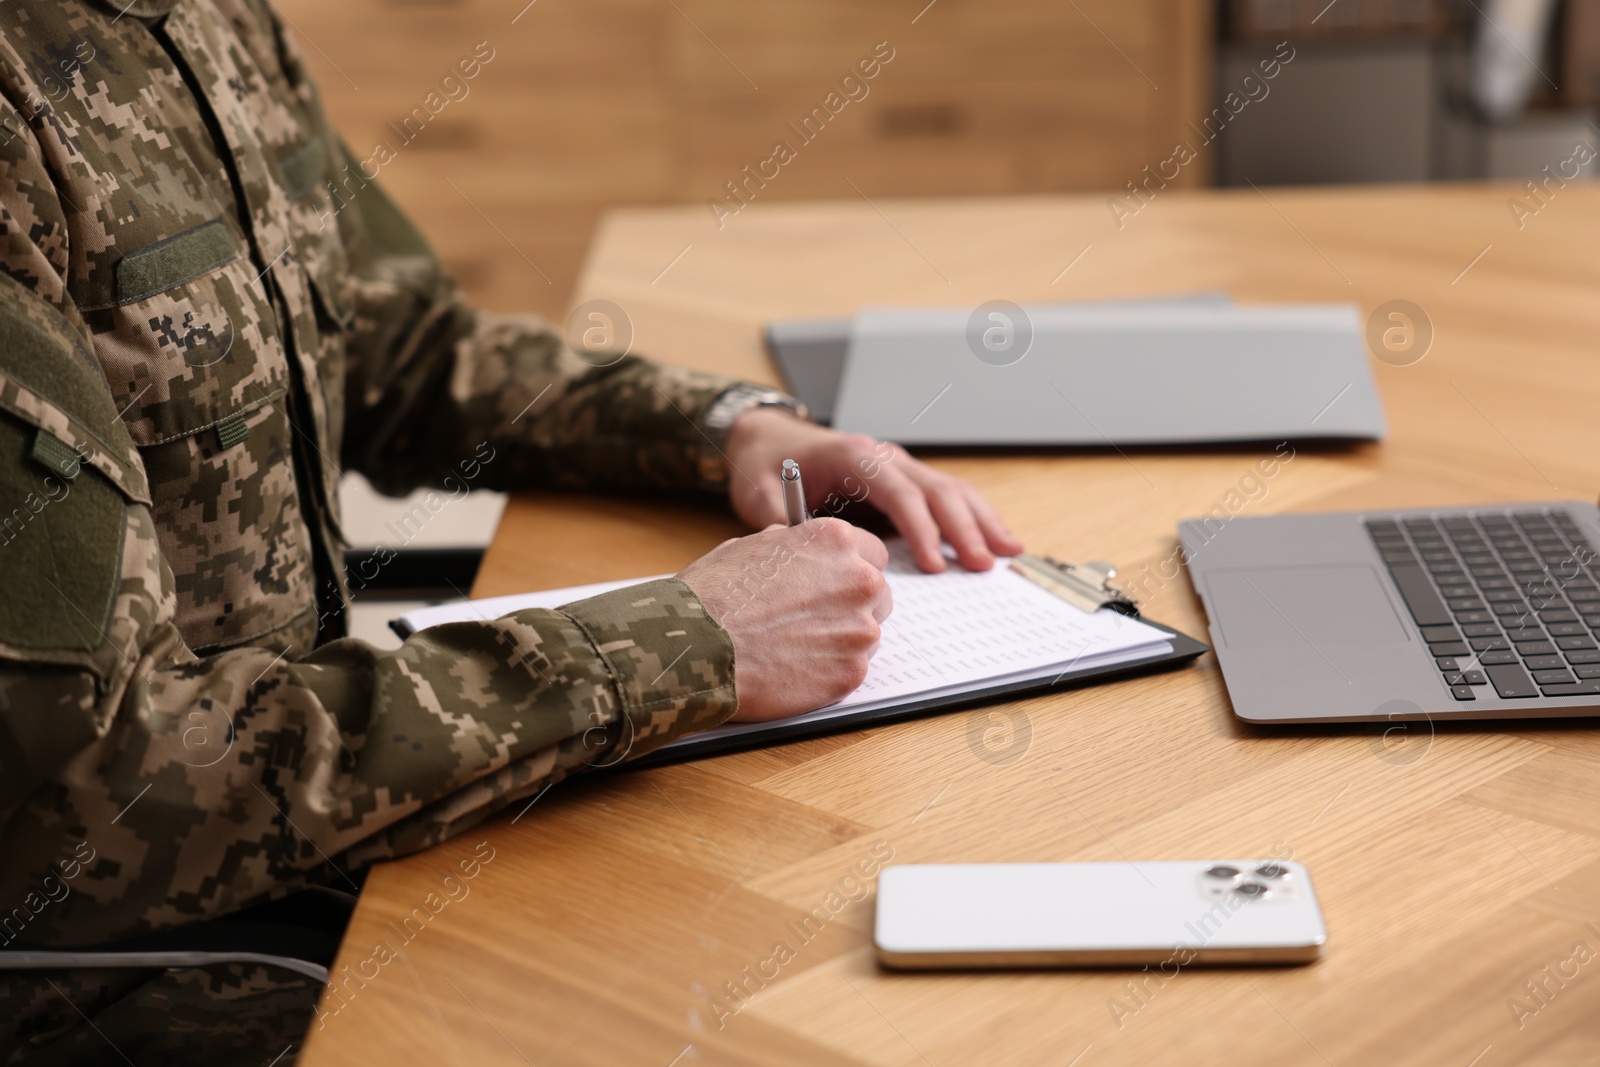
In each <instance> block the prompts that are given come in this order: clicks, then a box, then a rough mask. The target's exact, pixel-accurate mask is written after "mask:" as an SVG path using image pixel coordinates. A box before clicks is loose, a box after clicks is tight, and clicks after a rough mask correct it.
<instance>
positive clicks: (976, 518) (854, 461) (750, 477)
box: [726, 408, 1022, 571]
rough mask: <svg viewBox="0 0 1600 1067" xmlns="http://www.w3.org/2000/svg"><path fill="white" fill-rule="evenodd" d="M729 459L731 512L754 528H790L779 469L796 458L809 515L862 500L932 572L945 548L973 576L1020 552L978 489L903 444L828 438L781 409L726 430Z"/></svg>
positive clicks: (940, 565) (755, 414)
mask: <svg viewBox="0 0 1600 1067" xmlns="http://www.w3.org/2000/svg"><path fill="white" fill-rule="evenodd" d="M726 455H727V460H728V466H729V471H728V496H729V499H730V500H731V501H732V503H733V510H734V511H735V512H737V513H738V515H739V517H740V518H741V519H743V520H744V521H745V522H747V523H749V524H750V525H751V526H753V527H755V528H756V529H761V528H762V527H765V526H769V525H771V524H772V523H775V522H776V523H781V522H784V521H785V516H784V508H783V484H782V482H781V481H780V479H779V474H778V471H779V468H780V466H781V465H782V463H783V461H784V460H786V459H792V460H794V461H795V462H796V463H798V464H800V473H801V479H802V481H803V482H804V484H805V489H806V507H807V508H808V509H809V510H811V511H812V512H813V513H814V512H815V510H816V509H817V508H819V507H820V508H823V511H824V513H825V514H827V513H830V511H831V505H830V503H829V500H830V498H832V499H833V500H834V501H840V502H842V501H845V500H849V501H861V500H865V501H866V502H868V503H869V504H871V505H872V506H873V507H875V508H877V509H878V510H879V511H881V512H883V513H884V514H885V515H887V516H888V517H889V519H890V521H891V522H893V523H894V526H895V529H897V530H898V531H900V534H901V536H903V537H904V538H905V539H906V543H907V545H908V546H909V547H910V549H911V554H912V557H913V558H914V559H915V560H916V562H917V566H919V567H921V568H922V569H923V570H925V571H942V570H944V569H945V560H944V556H943V555H942V554H941V553H940V550H939V543H940V541H941V540H943V541H947V542H949V544H950V547H951V548H953V549H955V553H956V559H957V560H959V561H960V563H961V565H962V566H963V567H965V568H967V569H968V570H973V571H983V570H988V569H989V568H990V567H992V566H994V557H995V555H996V554H999V555H1006V556H1013V555H1016V554H1017V553H1018V552H1021V551H1022V544H1021V542H1019V541H1018V540H1017V539H1016V537H1015V536H1014V535H1013V534H1012V533H1011V531H1010V530H1008V529H1007V528H1006V525H1005V523H1004V522H1002V521H1001V519H1000V515H999V513H998V512H997V511H995V509H994V506H993V505H992V504H990V503H989V502H988V501H987V500H985V499H984V498H983V496H982V494H980V493H979V492H978V490H977V489H975V488H973V487H972V486H971V485H969V484H968V483H967V482H964V481H962V480H961V479H960V478H953V477H951V476H950V475H948V474H942V473H940V472H939V471H936V470H934V469H933V468H932V467H929V466H928V465H927V464H925V463H922V462H920V461H918V460H916V459H913V458H912V457H911V456H909V455H907V454H906V452H905V451H904V450H903V449H901V448H900V447H899V446H898V445H892V444H889V443H887V442H884V441H877V440H874V439H873V438H871V437H868V436H866V435H864V434H845V433H839V432H837V431H835V430H829V429H826V428H824V427H821V426H818V425H816V424H815V423H810V422H806V421H804V420H803V419H800V418H797V417H795V416H794V415H792V414H790V413H789V412H787V411H783V410H780V409H777V408H755V409H753V410H751V411H747V412H745V413H744V414H743V415H741V416H739V418H738V419H736V420H735V421H734V424H733V426H732V427H731V428H730V429H729V431H728V438H727V443H726Z"/></svg>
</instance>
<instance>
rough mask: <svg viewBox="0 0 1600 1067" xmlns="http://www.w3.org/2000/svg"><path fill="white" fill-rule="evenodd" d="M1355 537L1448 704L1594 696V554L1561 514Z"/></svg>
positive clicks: (1390, 524) (1597, 656) (1405, 523)
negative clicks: (1367, 548) (1410, 625)
mask: <svg viewBox="0 0 1600 1067" xmlns="http://www.w3.org/2000/svg"><path fill="white" fill-rule="evenodd" d="M1366 527H1367V532H1368V533H1369V534H1370V535H1371V536H1372V541H1373V543H1374V544H1375V545H1377V548H1378V553H1379V555H1381V556H1382V557H1383V562H1384V563H1385V564H1386V565H1387V566H1388V568H1389V574H1390V576H1391V577H1392V578H1394V583H1395V585H1396V586H1397V587H1398V588H1399V590H1400V595H1401V596H1402V597H1403V598H1404V599H1405V602H1406V607H1407V608H1409V609H1410V610H1411V617H1412V618H1414V619H1415V620H1416V622H1417V626H1418V628H1419V629H1420V630H1421V631H1422V639H1423V640H1424V641H1425V642H1427V645H1428V652H1429V654H1430V655H1431V656H1432V657H1433V659H1434V662H1435V664H1436V665H1437V666H1438V668H1439V671H1440V673H1441V675H1442V676H1443V679H1444V684H1445V685H1447V686H1449V687H1450V694H1451V695H1452V696H1454V697H1455V698H1456V699H1457V700H1463V701H1465V700H1475V699H1477V698H1478V697H1479V695H1480V694H1482V695H1487V694H1488V693H1489V692H1490V691H1491V689H1492V691H1493V692H1494V693H1495V694H1497V695H1498V696H1500V697H1502V698H1505V699H1521V698H1531V697H1540V696H1547V697H1569V696H1600V642H1597V641H1596V636H1597V635H1600V581H1597V579H1600V552H1596V551H1595V549H1594V546H1593V545H1592V544H1591V543H1590V541H1589V539H1588V538H1587V537H1586V536H1585V535H1584V533H1583V531H1582V530H1580V529H1579V528H1578V524H1577V522H1575V521H1574V520H1573V518H1572V517H1571V516H1570V515H1568V514H1567V513H1566V512H1565V511H1560V510H1551V511H1521V512H1514V513H1511V514H1507V513H1505V512H1502V511H1497V512H1485V513H1481V514H1479V513H1465V514H1462V513H1456V514H1449V515H1443V516H1440V517H1438V518H1425V517H1424V518H1402V519H1373V520H1371V521H1369V522H1367V523H1366Z"/></svg>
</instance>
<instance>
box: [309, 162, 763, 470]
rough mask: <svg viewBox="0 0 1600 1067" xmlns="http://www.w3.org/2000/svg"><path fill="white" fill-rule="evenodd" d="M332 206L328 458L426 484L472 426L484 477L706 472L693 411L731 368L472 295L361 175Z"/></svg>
mask: <svg viewBox="0 0 1600 1067" xmlns="http://www.w3.org/2000/svg"><path fill="white" fill-rule="evenodd" d="M346 155H347V156H349V153H348V151H347V152H346ZM358 165H359V164H357V163H355V162H354V161H353V159H352V163H351V166H352V168H353V167H355V166H358ZM336 219H337V225H338V226H339V229H340V232H341V235H342V236H343V239H344V244H345V246H346V248H348V249H349V261H350V269H349V282H350V288H351V297H352V299H351V303H352V305H353V309H354V314H353V321H352V323H351V325H350V327H349V330H348V335H347V336H348V351H349V364H348V366H349V376H348V379H347V386H348V387H347V389H346V394H345V395H346V398H347V399H346V419H347V422H346V432H345V444H344V456H343V459H344V461H345V462H346V463H348V464H349V465H350V466H351V467H352V468H354V469H356V470H359V471H361V472H362V473H363V474H365V475H367V477H368V478H369V479H371V480H372V482H373V483H374V484H375V485H377V486H378V487H379V488H380V489H383V490H385V491H388V492H391V493H396V494H398V493H402V492H405V491H408V490H410V489H413V488H416V487H417V486H419V485H424V484H427V485H438V484H440V483H441V482H442V480H443V479H444V478H445V477H446V476H447V475H449V474H450V473H451V468H450V466H449V462H450V460H451V458H452V457H455V458H459V457H461V456H464V455H466V454H468V453H469V452H471V451H472V449H473V446H474V445H475V444H476V443H478V442H481V441H484V440H487V441H488V442H489V444H490V445H491V446H492V447H493V448H494V450H495V454H496V456H497V458H496V460H495V462H494V463H493V464H492V465H490V466H489V467H487V468H485V470H486V474H487V477H486V479H484V480H482V481H480V482H479V483H478V484H479V485H484V486H487V487H489V488H500V489H515V488H524V487H529V486H533V485H564V486H593V487H609V488H686V487H696V486H700V487H705V486H709V485H712V484H714V483H720V482H721V480H722V479H721V477H720V467H719V466H718V465H720V464H721V462H722V458H721V453H720V451H719V449H718V440H717V433H716V431H715V430H713V429H711V428H710V427H709V426H708V425H707V424H706V421H705V414H706V412H707V409H708V408H709V407H710V406H711V404H712V402H713V401H714V400H715V399H716V398H717V397H718V396H719V395H720V394H721V393H722V392H724V391H725V390H726V389H728V388H729V387H730V386H732V385H734V384H737V383H736V381H735V380H734V379H731V378H724V377H721V376H718V375H711V374H704V373H699V372H696V371H690V370H685V369H682V368H675V367H667V366H662V365H659V364H655V363H651V362H648V361H646V360H643V359H640V358H638V357H636V356H631V355H622V354H618V353H600V352H588V351H585V352H583V353H582V354H579V353H575V352H574V351H573V350H572V349H571V348H569V347H568V346H567V344H566V343H565V341H564V340H563V338H562V337H561V335H560V334H559V333H557V332H556V331H555V330H553V329H552V328H551V326H550V325H549V324H548V323H546V322H544V321H542V320H540V319H538V318H536V317H533V316H506V315H493V314H488V313H485V312H477V311H473V310H472V309H470V308H468V307H467V306H466V305H465V304H463V303H462V302H461V300H460V298H459V296H458V295H457V293H456V291H455V288H454V286H453V285H452V283H451V282H450V280H449V278H448V277H446V275H445V274H444V272H443V269H442V268H441V266H440V264H439V262H438V260H437V259H436V258H435V257H434V256H433V254H432V253H431V252H430V251H429V249H428V247H427V245H426V243H425V242H424V241H423V239H422V237H421V236H420V235H419V234H418V232H417V231H416V229H415V228H414V227H413V226H412V225H411V224H410V222H409V221H407V220H406V218H405V217H404V216H403V215H402V214H401V213H400V211H399V210H398V209H397V208H396V207H395V205H394V204H393V202H392V201H390V200H389V199H388V197H387V196H386V195H385V194H384V192H383V190H382V189H381V188H380V187H379V186H378V185H377V184H376V183H373V182H363V183H362V186H361V188H360V189H359V190H357V191H356V192H355V193H354V195H352V196H351V197H350V198H349V199H348V200H346V201H342V202H341V207H340V210H339V211H338V214H337V216H336Z"/></svg>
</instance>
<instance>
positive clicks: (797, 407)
mask: <svg viewBox="0 0 1600 1067" xmlns="http://www.w3.org/2000/svg"><path fill="white" fill-rule="evenodd" d="M751 408H784V409H786V410H788V411H792V412H793V413H794V414H795V416H796V417H797V418H802V419H804V418H807V417H808V415H807V412H806V406H805V405H804V404H802V403H801V402H800V401H799V400H797V399H796V398H794V397H792V396H790V395H789V394H788V393H785V392H782V391H780V390H777V389H771V388H768V387H766V386H763V385H750V384H747V383H740V384H739V385H734V386H730V387H728V388H727V389H724V390H723V391H722V393H721V395H719V396H718V397H717V398H716V399H715V400H713V401H712V402H711V406H710V407H708V408H706V413H705V415H704V416H702V417H701V420H700V429H701V430H703V431H704V432H705V435H706V438H707V441H706V443H705V447H704V448H702V449H701V450H700V483H701V485H702V486H703V487H704V488H706V489H714V490H715V489H723V488H725V487H726V486H727V484H728V462H727V459H726V457H725V456H724V455H723V449H724V447H725V446H726V444H727V440H728V431H729V430H730V429H732V428H733V423H734V420H735V419H737V418H738V417H739V416H740V415H743V414H744V413H745V412H747V411H749V410H750V409H751Z"/></svg>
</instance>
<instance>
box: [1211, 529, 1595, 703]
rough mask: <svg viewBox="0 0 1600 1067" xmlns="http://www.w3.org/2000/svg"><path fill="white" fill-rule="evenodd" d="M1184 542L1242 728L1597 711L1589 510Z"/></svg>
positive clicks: (1234, 534) (1224, 535) (1216, 532)
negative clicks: (1245, 724)
mask: <svg viewBox="0 0 1600 1067" xmlns="http://www.w3.org/2000/svg"><path fill="white" fill-rule="evenodd" d="M1218 510H1219V511H1220V509H1218ZM1179 537H1180V540H1181V542H1182V545H1183V551H1184V554H1185V558H1186V560H1187V561H1188V570H1189V576H1190V579H1191V580H1192V581H1193V583H1194V586H1195V589H1196V590H1197V591H1198V592H1199V594H1200V599H1201V600H1202V601H1203V602H1204V604H1205V610H1206V615H1207V617H1208V620H1209V625H1210V629H1211V644H1212V646H1213V648H1214V649H1215V651H1216V655H1217V659H1218V661H1219V662H1220V663H1221V665H1222V674H1223V678H1224V680H1225V681H1226V683H1227V687H1228V696H1229V698H1230V699H1231V700H1232V702H1233V710H1234V714H1236V715H1237V716H1238V717H1239V718H1241V719H1244V720H1245V721H1247V722H1254V723H1291V722H1361V721H1382V720H1404V719H1420V718H1423V717H1427V718H1431V719H1451V718H1454V719H1490V718H1494V719H1501V718H1527V717H1547V716H1576V715H1596V714H1600V640H1597V637H1600V511H1597V510H1596V508H1595V506H1594V505H1592V504H1586V503H1582V502H1578V501H1566V502H1557V503H1547V504H1517V505H1504V506H1496V507H1474V508H1451V509H1426V510H1414V511H1372V512H1347V513H1335V514H1320V515H1277V516H1265V517H1244V516H1238V517H1228V516H1225V515H1220V514H1213V515H1212V516H1210V517H1207V518H1197V519H1189V520H1186V521H1184V522H1183V523H1182V524H1181V525H1180V527H1179Z"/></svg>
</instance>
